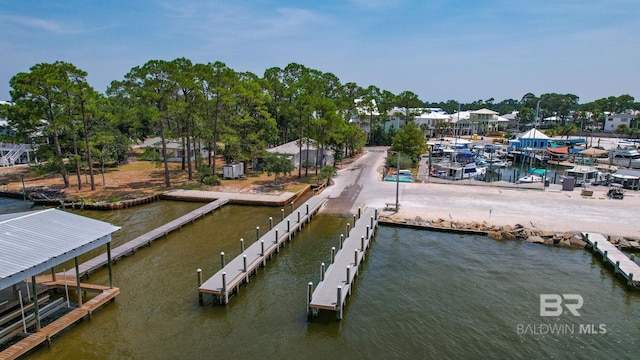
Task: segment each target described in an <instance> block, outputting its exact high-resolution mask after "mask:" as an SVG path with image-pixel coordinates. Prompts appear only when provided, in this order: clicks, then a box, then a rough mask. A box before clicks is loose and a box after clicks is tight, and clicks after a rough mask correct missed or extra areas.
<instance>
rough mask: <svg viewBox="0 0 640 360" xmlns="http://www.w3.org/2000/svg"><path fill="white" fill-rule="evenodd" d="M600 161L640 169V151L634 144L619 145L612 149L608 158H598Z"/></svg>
mask: <svg viewBox="0 0 640 360" xmlns="http://www.w3.org/2000/svg"><path fill="white" fill-rule="evenodd" d="M598 162H600V163H603V162H604V163H606V164H611V165H616V166H624V167H628V168H631V169H640V151H638V149H636V148H635V146H634V145H619V146H618V148H617V149H614V150H612V151H611V153H610V154H609V158H608V159H598Z"/></svg>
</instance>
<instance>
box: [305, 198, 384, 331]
mask: <svg viewBox="0 0 640 360" xmlns="http://www.w3.org/2000/svg"><path fill="white" fill-rule="evenodd" d="M377 226H378V210H377V209H374V208H367V209H365V211H364V213H363V214H362V215H361V216H360V218H359V219H358V220H357V221H356V222H355V225H354V227H353V229H352V230H350V231H349V230H348V229H347V238H346V239H345V240H344V241H342V238H341V245H340V247H341V248H340V249H339V250H338V252H337V253H335V248H332V249H331V261H332V263H331V264H330V265H329V267H328V268H327V269H326V271H325V269H324V263H322V265H321V270H320V271H321V274H320V282H319V283H318V286H317V287H316V289H315V290H313V283H311V282H310V283H309V285H308V294H307V296H308V299H307V301H308V312H309V313H310V315H316V314H317V313H318V311H319V310H330V311H335V312H336V317H337V318H338V319H342V310H343V308H344V304H345V302H346V300H347V296H348V295H349V294H350V293H351V288H352V286H353V281H354V280H355V277H356V276H357V275H358V267H359V265H360V263H361V262H362V261H364V258H365V251H366V250H367V249H368V248H369V243H370V241H371V239H372V237H373V234H374V231H375V229H376V228H377Z"/></svg>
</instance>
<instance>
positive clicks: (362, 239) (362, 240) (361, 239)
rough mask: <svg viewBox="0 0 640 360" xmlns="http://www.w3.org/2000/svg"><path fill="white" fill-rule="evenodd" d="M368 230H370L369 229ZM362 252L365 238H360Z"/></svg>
mask: <svg viewBox="0 0 640 360" xmlns="http://www.w3.org/2000/svg"><path fill="white" fill-rule="evenodd" d="M367 229H369V228H367ZM360 251H364V236H361V237H360ZM356 260H357V259H356Z"/></svg>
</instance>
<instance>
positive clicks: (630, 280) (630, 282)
mask: <svg viewBox="0 0 640 360" xmlns="http://www.w3.org/2000/svg"><path fill="white" fill-rule="evenodd" d="M627 287H633V273H631V274H629V279H628V280H627Z"/></svg>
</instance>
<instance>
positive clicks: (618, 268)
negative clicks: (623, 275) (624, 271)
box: [613, 261, 620, 274]
mask: <svg viewBox="0 0 640 360" xmlns="http://www.w3.org/2000/svg"><path fill="white" fill-rule="evenodd" d="M619 272H620V261H616V267H615V268H614V269H613V273H614V274H617V273H619Z"/></svg>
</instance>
